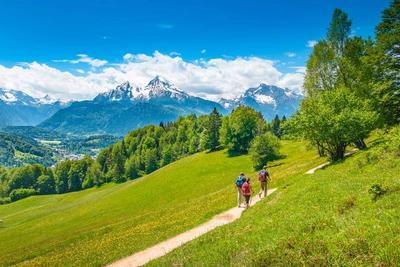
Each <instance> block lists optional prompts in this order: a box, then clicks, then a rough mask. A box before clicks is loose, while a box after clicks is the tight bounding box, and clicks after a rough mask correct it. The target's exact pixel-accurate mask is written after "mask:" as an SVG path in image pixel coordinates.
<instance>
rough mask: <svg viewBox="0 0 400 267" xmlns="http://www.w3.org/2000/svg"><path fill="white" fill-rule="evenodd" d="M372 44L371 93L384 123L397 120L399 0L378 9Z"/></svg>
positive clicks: (399, 99)
mask: <svg viewBox="0 0 400 267" xmlns="http://www.w3.org/2000/svg"><path fill="white" fill-rule="evenodd" d="M375 30H376V31H375V33H376V35H375V39H376V45H375V47H374V50H373V52H372V53H371V54H370V57H371V58H372V60H371V65H372V67H373V68H374V78H375V82H376V84H375V90H374V94H375V95H376V96H377V98H378V100H379V111H380V113H381V114H382V116H383V118H384V120H385V122H386V123H387V124H388V125H394V124H398V123H399V122H400V1H399V0H393V1H392V2H391V3H390V7H389V8H387V9H385V10H384V11H383V12H382V21H381V22H380V23H379V25H378V26H377V27H376V29H375Z"/></svg>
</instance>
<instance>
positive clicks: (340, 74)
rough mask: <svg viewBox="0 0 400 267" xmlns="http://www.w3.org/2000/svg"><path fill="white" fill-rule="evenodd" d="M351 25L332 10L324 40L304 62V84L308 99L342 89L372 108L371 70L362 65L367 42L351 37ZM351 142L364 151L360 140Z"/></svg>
mask: <svg viewBox="0 0 400 267" xmlns="http://www.w3.org/2000/svg"><path fill="white" fill-rule="evenodd" d="M351 24H352V23H351V20H349V19H348V17H347V14H346V13H345V12H343V11H341V10H340V9H335V10H334V12H333V15H332V20H331V23H330V26H329V28H328V32H327V35H326V38H325V39H322V40H321V41H320V42H318V44H317V45H316V46H315V47H314V49H313V52H312V54H311V55H310V58H309V60H308V61H307V72H306V75H305V79H304V84H303V87H304V89H305V92H306V96H307V97H319V96H320V95H321V94H324V93H325V92H330V91H333V90H338V88H343V87H345V88H348V89H349V90H350V91H351V92H353V93H354V94H355V95H356V96H357V97H359V98H360V99H362V100H363V101H368V102H369V103H370V104H371V105H373V102H371V101H370V100H371V98H372V97H371V95H372V86H371V75H368V74H369V69H370V68H369V66H368V65H367V64H363V62H364V58H365V55H366V53H367V50H368V49H367V48H368V44H369V42H368V41H365V40H363V39H362V38H360V37H352V36H351ZM352 142H353V143H354V144H356V146H357V147H358V148H360V149H363V148H366V145H365V142H364V140H363V139H357V140H353V141H352ZM317 146H318V145H317ZM318 148H319V151H323V150H320V149H321V147H319V146H318Z"/></svg>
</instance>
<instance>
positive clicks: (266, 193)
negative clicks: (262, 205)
mask: <svg viewBox="0 0 400 267" xmlns="http://www.w3.org/2000/svg"><path fill="white" fill-rule="evenodd" d="M267 195H268V182H265V187H264V197H265V196H267Z"/></svg>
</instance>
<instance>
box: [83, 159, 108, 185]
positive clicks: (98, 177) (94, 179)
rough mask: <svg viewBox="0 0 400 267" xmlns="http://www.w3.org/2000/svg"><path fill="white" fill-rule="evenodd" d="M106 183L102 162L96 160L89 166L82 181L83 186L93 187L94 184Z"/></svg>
mask: <svg viewBox="0 0 400 267" xmlns="http://www.w3.org/2000/svg"><path fill="white" fill-rule="evenodd" d="M103 183H104V181H103V178H102V174H101V166H100V163H99V162H97V161H94V162H93V163H92V164H91V165H90V167H89V168H88V170H87V172H86V175H85V178H84V180H83V183H82V188H83V189H87V188H92V187H94V186H100V185H102V184H103Z"/></svg>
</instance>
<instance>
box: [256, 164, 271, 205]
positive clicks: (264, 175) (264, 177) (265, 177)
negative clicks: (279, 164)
mask: <svg viewBox="0 0 400 267" xmlns="http://www.w3.org/2000/svg"><path fill="white" fill-rule="evenodd" d="M269 179H270V177H269V173H268V172H267V166H265V165H264V167H263V169H262V170H261V171H260V172H259V173H258V180H259V181H260V185H261V188H260V193H258V197H260V198H261V194H262V193H263V192H264V197H265V196H266V195H267V193H268V181H269Z"/></svg>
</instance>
